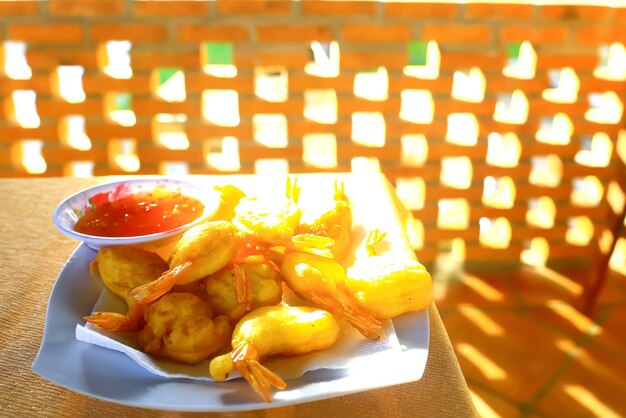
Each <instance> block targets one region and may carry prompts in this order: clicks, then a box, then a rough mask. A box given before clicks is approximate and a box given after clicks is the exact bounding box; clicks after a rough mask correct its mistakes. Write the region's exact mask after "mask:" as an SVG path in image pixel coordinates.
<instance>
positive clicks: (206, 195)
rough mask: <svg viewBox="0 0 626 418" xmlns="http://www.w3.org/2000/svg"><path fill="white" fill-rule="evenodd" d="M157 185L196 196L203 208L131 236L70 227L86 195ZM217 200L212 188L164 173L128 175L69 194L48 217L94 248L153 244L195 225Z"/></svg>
mask: <svg viewBox="0 0 626 418" xmlns="http://www.w3.org/2000/svg"><path fill="white" fill-rule="evenodd" d="M120 186H121V187H120ZM157 186H166V187H168V188H172V189H175V190H180V192H181V193H182V194H184V195H186V196H189V197H193V198H195V199H198V200H199V201H201V202H202V203H203V204H204V211H203V213H202V215H200V216H199V217H198V218H197V219H195V220H193V221H191V222H189V223H187V224H185V225H182V226H179V227H177V228H174V229H171V230H168V231H163V232H158V233H156V234H149V235H139V236H132V237H101V236H95V235H88V234H82V233H80V232H76V231H75V230H74V227H75V225H76V222H77V221H78V219H79V218H80V217H81V216H82V215H83V214H84V213H85V212H86V210H87V209H88V208H90V207H91V203H90V202H89V199H91V198H92V197H93V196H95V195H97V194H101V193H108V194H109V198H111V195H112V193H111V192H114V191H116V193H120V194H119V195H118V196H116V198H119V197H122V196H127V195H129V194H133V193H138V192H150V191H152V190H154V188H155V187H157ZM120 191H121V192H120ZM219 202H220V199H219V195H218V193H217V192H215V191H214V190H213V189H210V188H207V189H204V188H201V187H200V186H198V185H196V184H194V183H190V182H187V181H184V180H178V179H171V178H164V177H150V178H139V179H128V180H121V181H116V182H112V183H106V184H101V185H98V186H94V187H90V188H88V189H85V190H83V191H80V192H78V193H75V194H73V195H72V196H70V197H68V198H67V199H65V200H64V201H63V202H61V203H60V204H59V206H57V208H56V209H55V210H54V214H53V216H52V218H53V220H54V224H55V225H56V227H57V228H58V229H59V231H61V232H62V233H64V234H65V235H67V236H68V237H71V238H74V239H77V240H80V241H83V242H84V243H85V244H87V245H88V246H89V247H91V248H93V249H95V250H98V249H100V248H103V247H111V246H115V245H142V244H148V243H151V244H157V242H168V241H171V240H172V239H173V238H174V237H176V236H177V235H180V234H182V233H183V232H185V231H186V230H187V229H189V228H191V227H192V226H194V225H197V224H198V223H200V222H203V221H205V220H206V219H208V218H209V217H211V216H212V215H213V214H214V213H215V212H216V211H217V208H218V206H219Z"/></svg>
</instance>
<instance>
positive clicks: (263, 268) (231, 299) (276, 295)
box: [206, 260, 283, 321]
mask: <svg viewBox="0 0 626 418" xmlns="http://www.w3.org/2000/svg"><path fill="white" fill-rule="evenodd" d="M237 268H240V269H241V272H240V273H239V274H238V275H239V276H245V279H244V280H245V282H247V283H249V289H245V290H244V291H243V294H244V295H245V296H244V297H243V300H240V298H238V297H237V296H238V293H242V292H241V291H239V292H237V290H236V285H237V283H236V281H237V278H236V276H237V275H236V274H235V272H234V270H235V269H237ZM206 291H207V294H208V300H209V303H210V304H211V307H212V308H213V310H214V312H215V313H216V314H218V315H226V316H227V317H228V318H229V319H230V320H231V321H236V320H238V319H240V318H241V317H242V316H243V315H244V314H246V313H247V312H248V311H249V310H251V309H256V308H259V307H261V306H268V305H276V304H278V303H280V301H281V299H282V295H283V291H282V286H281V278H280V275H279V274H278V271H277V269H276V268H275V266H274V265H273V263H270V262H268V261H265V260H260V261H255V260H252V261H245V260H244V262H242V263H241V264H238V265H234V266H233V267H231V268H224V269H222V270H220V271H219V272H217V273H215V274H213V275H212V276H210V277H209V278H208V279H207V281H206Z"/></svg>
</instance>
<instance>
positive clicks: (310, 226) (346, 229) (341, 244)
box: [296, 182, 352, 261]
mask: <svg viewBox="0 0 626 418" xmlns="http://www.w3.org/2000/svg"><path fill="white" fill-rule="evenodd" d="M351 228H352V209H351V207H350V200H349V199H348V196H346V194H345V191H344V185H343V183H340V182H335V194H334V200H333V203H332V205H331V206H330V207H329V208H327V209H326V210H325V211H324V212H323V213H322V214H321V215H319V216H318V217H317V218H315V219H314V220H313V221H312V222H310V223H302V224H300V225H299V226H298V227H297V228H296V234H314V235H318V236H322V237H327V238H332V239H333V240H334V243H333V244H332V245H331V246H330V251H331V252H332V253H333V256H334V258H335V260H338V261H340V260H342V259H343V257H344V256H345V255H346V253H347V252H348V249H349V248H350V229H351Z"/></svg>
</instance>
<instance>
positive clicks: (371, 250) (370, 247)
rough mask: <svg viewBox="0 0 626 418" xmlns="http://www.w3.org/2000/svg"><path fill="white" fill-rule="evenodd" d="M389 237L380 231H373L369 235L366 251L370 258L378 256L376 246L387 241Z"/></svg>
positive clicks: (366, 240)
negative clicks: (386, 238)
mask: <svg viewBox="0 0 626 418" xmlns="http://www.w3.org/2000/svg"><path fill="white" fill-rule="evenodd" d="M386 236H387V232H383V231H381V230H379V229H372V230H371V231H369V232H368V233H367V238H366V239H365V251H366V252H367V254H368V255H369V256H374V255H376V248H375V247H376V245H377V244H378V243H379V242H381V241H382V240H384V239H385V237H386Z"/></svg>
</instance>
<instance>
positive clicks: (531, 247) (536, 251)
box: [520, 237, 550, 267]
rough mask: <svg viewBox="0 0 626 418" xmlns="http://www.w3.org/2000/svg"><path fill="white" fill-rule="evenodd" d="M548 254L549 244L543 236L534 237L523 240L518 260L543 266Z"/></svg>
mask: <svg viewBox="0 0 626 418" xmlns="http://www.w3.org/2000/svg"><path fill="white" fill-rule="evenodd" d="M549 255H550V244H549V243H548V240H546V239H545V238H544V237H534V238H532V239H530V240H528V241H525V242H524V249H523V250H522V252H521V254H520V261H521V262H522V263H525V264H528V265H530V266H534V267H545V265H546V263H547V262H548V257H549Z"/></svg>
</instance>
